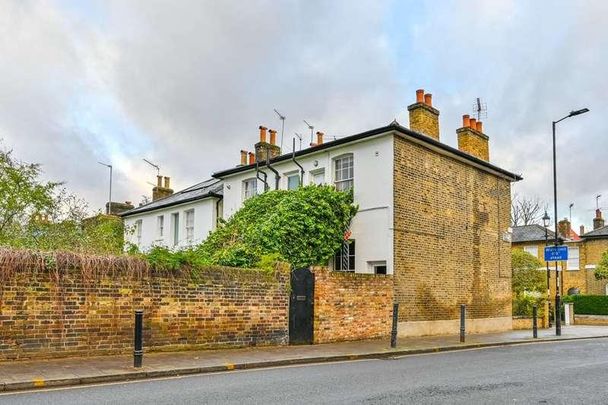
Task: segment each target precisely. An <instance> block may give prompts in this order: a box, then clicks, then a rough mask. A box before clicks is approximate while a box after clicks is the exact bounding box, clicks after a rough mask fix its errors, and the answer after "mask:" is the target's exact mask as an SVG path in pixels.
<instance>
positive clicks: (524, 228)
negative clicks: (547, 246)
mask: <svg viewBox="0 0 608 405" xmlns="http://www.w3.org/2000/svg"><path fill="white" fill-rule="evenodd" d="M547 235H548V236H549V240H552V239H554V238H555V233H554V232H553V231H552V230H550V229H547ZM544 240H545V228H544V227H543V226H542V225H536V224H535V225H521V226H514V227H513V235H512V237H511V242H513V243H518V242H538V241H543V242H544Z"/></svg>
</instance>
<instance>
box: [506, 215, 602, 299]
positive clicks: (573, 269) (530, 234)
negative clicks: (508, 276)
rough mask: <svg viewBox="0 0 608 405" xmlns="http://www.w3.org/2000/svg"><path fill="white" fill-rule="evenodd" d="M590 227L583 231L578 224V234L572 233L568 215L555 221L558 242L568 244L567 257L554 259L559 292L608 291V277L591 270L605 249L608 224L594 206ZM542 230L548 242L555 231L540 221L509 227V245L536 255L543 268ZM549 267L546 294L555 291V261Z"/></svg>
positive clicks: (552, 238) (592, 292)
mask: <svg viewBox="0 0 608 405" xmlns="http://www.w3.org/2000/svg"><path fill="white" fill-rule="evenodd" d="M593 228H594V229H593V230H592V231H589V232H585V230H584V227H582V226H581V228H580V230H581V232H580V234H578V233H576V232H575V231H574V230H573V229H572V227H571V224H570V221H569V220H568V219H566V218H565V219H563V220H561V221H559V223H558V232H559V233H558V238H559V240H560V243H563V244H564V245H566V246H568V261H566V262H560V263H558V266H559V269H560V271H561V277H560V294H562V295H564V294H573V293H577V292H580V293H583V294H595V295H597V294H601V295H604V294H606V295H608V281H606V280H602V281H598V280H596V279H595V274H594V270H595V267H596V265H597V263H598V262H599V261H600V258H601V256H602V254H603V253H604V252H605V251H607V250H608V226H605V225H604V219H603V218H602V212H601V210H599V209H598V210H596V214H595V218H594V220H593ZM545 232H546V234H547V236H548V244H549V245H552V244H553V241H554V239H555V233H554V232H553V231H551V230H549V229H545V228H544V227H543V226H541V225H524V226H516V227H513V237H512V247H513V249H522V250H524V251H526V252H527V253H530V254H531V255H532V256H534V257H536V258H538V259H539V260H540V261H541V263H542V267H541V270H546V265H547V263H546V262H545V261H544V247H545ZM549 265H550V266H549V267H550V270H551V272H550V282H549V286H550V294H551V295H552V296H553V295H555V262H550V263H549Z"/></svg>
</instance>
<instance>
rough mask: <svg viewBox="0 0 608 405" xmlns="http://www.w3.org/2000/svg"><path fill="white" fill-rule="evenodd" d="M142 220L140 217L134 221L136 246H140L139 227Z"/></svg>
mask: <svg viewBox="0 0 608 405" xmlns="http://www.w3.org/2000/svg"><path fill="white" fill-rule="evenodd" d="M142 225H143V222H142V220H141V219H138V220H137V221H135V237H136V238H137V247H139V248H141V228H142Z"/></svg>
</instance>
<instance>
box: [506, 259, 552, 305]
mask: <svg viewBox="0 0 608 405" xmlns="http://www.w3.org/2000/svg"><path fill="white" fill-rule="evenodd" d="M511 266H512V269H513V279H512V289H513V294H521V293H523V292H526V291H527V292H539V293H543V292H545V291H547V279H546V274H545V273H544V272H542V271H539V270H538V269H539V268H540V267H542V263H541V262H540V261H539V260H538V259H537V258H536V257H534V256H532V255H531V254H529V253H527V252H524V251H523V250H519V249H515V250H513V251H512V252H511Z"/></svg>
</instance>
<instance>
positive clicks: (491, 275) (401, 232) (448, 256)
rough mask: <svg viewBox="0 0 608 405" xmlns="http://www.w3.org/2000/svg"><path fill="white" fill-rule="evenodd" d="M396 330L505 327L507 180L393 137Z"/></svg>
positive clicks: (507, 320) (507, 307) (507, 302)
mask: <svg viewBox="0 0 608 405" xmlns="http://www.w3.org/2000/svg"><path fill="white" fill-rule="evenodd" d="M393 181H394V202H395V205H394V235H395V236H394V258H395V264H394V277H395V300H396V301H397V302H398V303H399V304H400V309H399V321H400V325H399V334H400V335H403V334H407V335H422V334H438V333H457V332H458V324H457V322H458V317H459V305H460V304H467V307H468V312H467V314H468V317H469V318H470V319H471V320H472V321H471V322H470V325H469V327H470V328H471V329H470V330H471V331H478V332H483V331H492V330H506V329H511V322H512V319H511V257H510V248H511V244H510V243H509V242H508V241H505V238H504V237H503V236H504V234H505V232H506V231H507V230H508V227H509V226H510V207H511V194H510V190H511V189H510V182H509V181H508V180H506V179H504V178H501V177H498V176H494V175H492V174H490V173H487V172H485V171H482V170H480V169H477V168H475V167H473V166H471V165H470V164H466V163H463V162H460V161H457V160H455V159H453V158H450V157H447V156H444V155H441V154H439V153H437V152H434V151H431V150H429V149H428V148H425V147H423V146H421V145H418V144H416V143H413V142H412V141H409V140H406V139H403V138H402V137H400V136H395V138H394V179H393Z"/></svg>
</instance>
